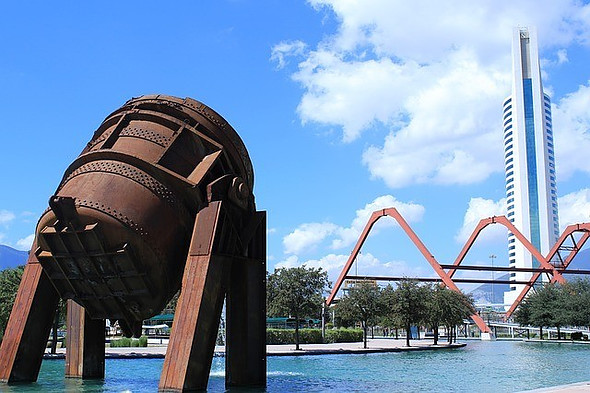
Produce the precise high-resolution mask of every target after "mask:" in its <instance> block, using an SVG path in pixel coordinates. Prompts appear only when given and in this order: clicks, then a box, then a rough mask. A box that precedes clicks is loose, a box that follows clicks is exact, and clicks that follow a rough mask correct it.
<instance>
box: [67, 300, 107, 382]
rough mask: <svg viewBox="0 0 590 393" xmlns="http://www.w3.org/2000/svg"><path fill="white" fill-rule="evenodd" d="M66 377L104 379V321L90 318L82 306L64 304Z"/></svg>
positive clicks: (70, 302)
mask: <svg viewBox="0 0 590 393" xmlns="http://www.w3.org/2000/svg"><path fill="white" fill-rule="evenodd" d="M66 326H67V336H66V377H69V378H83V379H92V378H97V379H100V378H104V358H105V354H104V353H105V343H104V338H105V326H106V325H105V320H104V319H90V317H89V315H88V313H87V312H86V310H85V309H84V307H82V306H80V305H79V304H77V303H76V302H74V301H73V300H68V304H67V325H66Z"/></svg>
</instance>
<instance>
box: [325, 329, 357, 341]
mask: <svg viewBox="0 0 590 393" xmlns="http://www.w3.org/2000/svg"><path fill="white" fill-rule="evenodd" d="M359 341H363V331H362V329H334V330H326V337H325V340H324V342H325V343H352V342H359Z"/></svg>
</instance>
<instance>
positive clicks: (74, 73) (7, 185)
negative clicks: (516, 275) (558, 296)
mask: <svg viewBox="0 0 590 393" xmlns="http://www.w3.org/2000/svg"><path fill="white" fill-rule="evenodd" d="M517 25H520V26H536V27H537V30H538V35H539V44H540V51H541V56H542V62H543V75H544V86H545V89H546V91H548V92H549V93H550V95H551V96H552V101H553V118H554V133H555V145H556V159H557V169H558V174H557V176H558V192H559V194H560V201H559V205H560V206H559V209H560V221H561V224H562V225H566V224H568V223H572V222H580V221H588V220H590V177H589V174H590V161H588V160H587V158H586V156H587V154H588V151H590V110H589V109H590V83H589V80H590V68H589V67H588V64H590V6H589V5H588V3H587V2H577V1H554V0H543V1H516V2H514V1H512V2H507V1H480V2H472V1H458V0H457V1H447V2H437V1H426V0H424V1H413V2H406V1H391V0H381V1H378V0H372V1H369V0H365V1H358V2H357V1H338V0H310V1H292V0H280V1H279V0H277V1H271V0H268V1H246V0H233V1H215V2H212V1H210V2H190V1H184V2H183V1H179V2H174V3H166V4H165V3H163V2H154V1H143V2H100V3H96V4H90V5H89V4H84V5H81V4H80V3H75V2H65V3H62V4H55V3H49V4H48V3H44V2H11V3H8V4H6V5H4V7H3V12H2V13H1V14H0V49H1V53H2V56H0V89H1V90H2V93H3V94H2V95H1V96H0V114H1V115H2V122H1V123H0V168H1V170H2V172H1V173H2V192H0V243H2V244H7V245H10V246H13V247H17V248H20V249H26V248H27V247H28V245H29V244H30V241H31V234H32V233H33V232H34V227H35V223H36V220H37V219H38V217H39V216H40V214H41V213H42V212H43V210H44V209H45V208H46V206H47V200H48V198H49V196H50V195H51V194H52V193H53V192H54V191H55V187H56V186H57V184H58V182H59V180H60V178H61V175H62V174H63V171H64V170H65V168H66V167H67V165H68V164H69V163H70V162H71V161H72V160H73V159H74V158H75V157H76V156H77V155H78V153H79V152H80V151H81V150H82V148H83V146H84V145H85V144H86V142H87V141H88V140H89V138H90V137H91V135H92V132H93V131H94V130H95V129H96V128H97V127H98V125H99V124H100V122H101V121H102V120H103V119H104V117H106V116H107V115H108V114H109V113H110V112H111V111H113V110H114V109H116V108H118V107H119V106H120V105H122V104H123V103H124V102H125V101H126V100H127V99H129V98H130V97H133V96H139V95H142V94H151V93H163V94H169V95H176V96H181V97H184V96H190V97H193V98H195V99H198V100H200V101H202V102H204V103H206V104H207V105H209V106H211V107H212V108H214V109H215V110H216V111H217V112H219V113H220V114H222V115H223V116H224V117H225V118H226V119H227V120H228V121H229V122H230V123H231V124H232V125H233V126H234V128H235V129H236V130H237V131H238V133H239V134H240V135H241V137H242V138H243V140H244V142H245V143H246V146H247V148H248V150H249V152H250V155H251V158H252V161H253V164H254V169H255V194H256V198H257V205H258V208H259V209H264V210H267V211H268V224H269V231H268V232H269V233H268V255H269V260H268V267H269V269H270V270H272V269H273V268H274V267H275V266H296V265H300V264H303V263H306V264H307V265H309V266H322V267H324V268H325V269H328V271H329V272H330V275H331V277H332V278H334V277H335V276H336V275H337V274H338V272H339V271H340V268H341V266H342V264H343V263H344V261H345V260H346V257H347V256H348V254H349V253H350V250H351V248H352V246H353V243H354V241H355V240H356V238H357V237H358V233H359V232H360V230H361V229H362V227H363V226H364V224H365V222H366V218H367V215H368V214H370V212H371V211H372V210H374V209H377V208H381V207H386V206H391V205H393V206H396V207H398V208H399V209H400V210H401V211H402V213H403V214H404V215H405V216H406V218H407V220H408V221H409V222H410V224H411V225H412V226H413V228H414V229H415V231H416V232H417V233H418V234H419V236H420V237H421V238H422V240H423V241H424V242H425V244H426V245H427V247H429V249H430V251H431V252H432V253H433V254H434V255H435V256H436V257H437V258H439V260H440V261H441V262H443V263H444V262H451V261H452V260H453V259H454V257H455V256H456V254H457V253H458V252H459V250H460V248H461V246H462V243H463V241H462V239H463V238H464V237H466V234H468V233H469V232H470V231H471V229H472V227H473V226H474V225H475V223H476V222H477V221H478V219H479V218H484V217H488V216H491V215H494V214H502V212H503V206H504V201H503V197H504V175H503V151H502V127H501V110H502V100H503V98H504V97H506V96H507V95H509V94H510V74H511V69H510V67H511V63H510V56H511V53H510V51H511V48H510V45H511V35H512V28H513V27H514V26H517ZM505 236H506V234H505V232H503V231H502V230H499V231H498V230H495V231H494V230H492V231H489V233H488V234H487V236H486V237H485V238H484V239H482V241H481V243H479V244H478V245H477V247H475V249H474V250H473V252H472V253H471V254H470V262H471V263H482V264H483V263H488V256H489V255H490V254H492V253H493V254H495V255H497V256H498V258H497V259H496V261H495V263H496V264H505V265H507V260H506V259H507V252H506V244H505V243H506V238H505ZM359 273H363V274H390V275H409V276H426V275H428V276H431V275H432V272H431V270H430V268H429V267H428V265H427V264H426V262H424V261H423V260H422V258H421V257H420V255H419V254H418V252H417V251H416V250H415V249H414V248H413V246H412V245H411V244H410V243H409V241H408V240H407V239H406V238H405V237H404V236H403V235H402V233H401V231H400V230H399V228H396V227H395V226H394V225H393V224H392V222H391V221H384V223H383V224H381V225H378V227H377V232H376V233H375V234H374V235H373V236H372V237H371V238H370V239H369V241H368V242H367V244H366V246H365V248H364V249H363V254H362V257H361V258H360V263H359Z"/></svg>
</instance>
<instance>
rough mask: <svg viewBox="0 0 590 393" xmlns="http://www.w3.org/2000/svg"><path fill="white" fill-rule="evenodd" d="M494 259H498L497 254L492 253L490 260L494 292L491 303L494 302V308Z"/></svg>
mask: <svg viewBox="0 0 590 393" xmlns="http://www.w3.org/2000/svg"><path fill="white" fill-rule="evenodd" d="M494 259H496V256H495V255H494V254H491V255H490V261H491V263H492V285H491V288H492V294H491V303H492V309H493V304H494Z"/></svg>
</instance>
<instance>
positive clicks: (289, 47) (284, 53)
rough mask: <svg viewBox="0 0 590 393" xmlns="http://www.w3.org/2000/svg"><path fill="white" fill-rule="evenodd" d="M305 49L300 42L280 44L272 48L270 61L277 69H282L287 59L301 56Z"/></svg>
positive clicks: (303, 44) (304, 45)
mask: <svg viewBox="0 0 590 393" xmlns="http://www.w3.org/2000/svg"><path fill="white" fill-rule="evenodd" d="M306 47H307V45H306V44H305V43H304V42H302V41H292V42H281V43H280V44H277V45H275V46H274V47H273V48H272V52H271V55H270V60H271V61H276V62H277V68H278V69H281V68H284V67H285V66H286V65H287V63H288V62H287V58H289V57H293V56H301V55H303V54H304V53H305V49H306Z"/></svg>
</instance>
